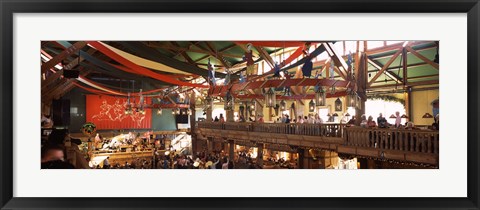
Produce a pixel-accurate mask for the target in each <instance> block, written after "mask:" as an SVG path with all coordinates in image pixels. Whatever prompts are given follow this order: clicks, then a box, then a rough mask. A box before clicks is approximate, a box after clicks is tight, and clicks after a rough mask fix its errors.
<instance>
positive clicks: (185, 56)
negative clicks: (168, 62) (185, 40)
mask: <svg viewBox="0 0 480 210" xmlns="http://www.w3.org/2000/svg"><path fill="white" fill-rule="evenodd" d="M171 43H172V44H173V45H174V46H177V47H178V46H180V45H179V44H178V43H177V42H175V41H172V42H171ZM192 44H193V43H192ZM179 54H180V55H182V56H183V58H185V60H186V61H187V62H188V63H190V64H192V65H195V66H198V65H197V63H195V61H193V60H192V58H190V56H188V54H187V53H186V52H185V51H181V52H179Z"/></svg>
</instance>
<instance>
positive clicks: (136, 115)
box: [86, 95, 152, 130]
mask: <svg viewBox="0 0 480 210" xmlns="http://www.w3.org/2000/svg"><path fill="white" fill-rule="evenodd" d="M139 100H140V99H139V97H130V102H131V104H132V106H133V104H134V102H135V103H137V104H138V103H139ZM150 100H151V99H150V98H147V99H146V100H145V102H146V103H147V104H150ZM126 103H127V98H126V97H114V96H106V95H86V117H87V122H93V123H94V124H95V125H96V126H97V129H98V130H110V129H151V127H152V112H151V109H145V114H142V113H140V112H135V111H133V113H132V114H130V115H126V114H125V108H126Z"/></svg>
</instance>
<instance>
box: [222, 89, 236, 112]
mask: <svg viewBox="0 0 480 210" xmlns="http://www.w3.org/2000/svg"><path fill="white" fill-rule="evenodd" d="M234 105H235V103H234V99H233V97H232V95H231V93H230V92H227V95H226V96H225V104H224V106H223V109H225V110H226V111H227V110H229V111H231V110H233V109H234Z"/></svg>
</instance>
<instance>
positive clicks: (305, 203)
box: [0, 0, 480, 209]
mask: <svg viewBox="0 0 480 210" xmlns="http://www.w3.org/2000/svg"><path fill="white" fill-rule="evenodd" d="M0 7H1V21H2V23H1V33H0V36H1V45H0V47H1V50H2V51H1V52H2V53H1V56H0V63H1V67H2V68H1V85H0V88H1V90H0V94H1V95H0V97H1V99H2V103H0V109H1V112H0V118H1V123H2V124H1V126H0V133H1V140H0V141H1V144H0V155H1V164H0V189H1V196H0V206H1V209H67V208H76V209H107V208H108V209H119V208H121V209H147V208H148V209H213V208H217V209H285V208H287V209H313V208H314V209H320V208H322V209H360V208H362V209H373V208H376V209H386V208H395V209H479V203H478V202H479V193H478V191H479V182H478V180H479V178H480V177H479V176H478V170H479V168H478V167H479V162H478V160H479V151H480V148H479V144H478V138H479V131H480V129H478V127H479V126H478V120H479V112H478V107H479V104H478V102H479V97H478V95H479V94H480V92H479V85H478V84H479V82H478V81H480V77H479V73H478V72H479V70H480V69H479V60H480V57H479V49H480V46H479V41H478V39H479V36H480V34H479V24H480V22H479V13H480V5H479V1H478V0H461V1H458V0H412V1H398V0H384V1H376V0H357V1H355V0H337V1H328V0H324V1H314V0H302V1H295V0H280V1H274V0H258V1H255V2H253V1H245V0H232V1H221V0H197V1H195V0H176V1H172V0H156V1H152V0H143V1H135V0H101V1H94V0H90V1H81V0H73V1H66V0H15V1H14V0H0ZM86 12H88V13H119V12H122V13H123V12H135V13H156V12H162V13H185V12H193V13H199V12H213V13H218V12H222V13H225V12H227V13H228V12H240V13H245V12H267V13H271V12H298V13H306V12H309V13H323V12H328V13H332V12H333V13H339V12H349V13H351V12H355V13H420V12H422V13H423V12H425V13H436V12H442V13H467V17H468V22H467V25H468V65H467V66H468V113H469V115H468V122H467V123H468V124H467V126H468V135H467V136H468V160H467V164H468V180H467V181H468V189H467V193H468V196H467V197H465V198H17V197H13V196H12V195H13V194H12V193H13V180H14V179H15V178H14V177H13V161H12V160H13V155H12V154H13V151H12V148H13V146H12V145H13V126H12V122H13V121H14V120H15V119H13V115H12V111H13V109H14V104H12V101H13V100H12V99H13V79H12V78H13V56H12V55H13V53H12V52H13V39H14V37H13V14H14V13H86ZM16 120H18V119H16ZM22 120H25V119H22ZM461 123H465V122H461ZM450 140H451V141H454V139H450ZM290 184H295V183H290ZM223 187H225V186H223ZM227 188H228V186H227ZM258 189H259V190H260V187H259V188H258ZM189 190H199V191H200V189H195V186H192V188H191V189H189ZM232 190H233V188H232ZM327 190H328V189H327ZM345 190H349V189H345ZM355 190H359V189H355ZM412 190H414V189H412Z"/></svg>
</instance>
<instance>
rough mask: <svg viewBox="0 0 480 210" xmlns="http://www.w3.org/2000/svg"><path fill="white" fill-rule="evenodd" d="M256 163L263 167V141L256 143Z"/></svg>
mask: <svg viewBox="0 0 480 210" xmlns="http://www.w3.org/2000/svg"><path fill="white" fill-rule="evenodd" d="M257 148H258V151H257V165H258V166H259V167H261V168H263V143H257Z"/></svg>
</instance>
